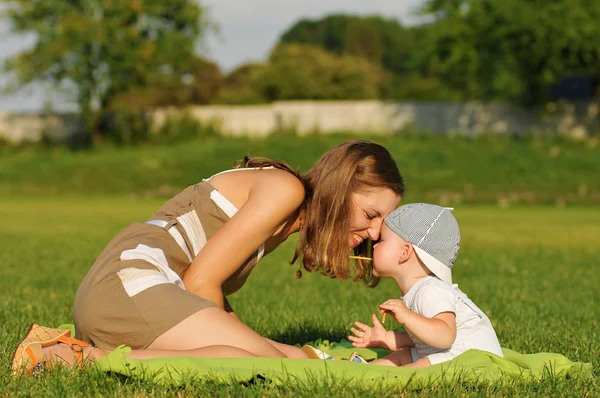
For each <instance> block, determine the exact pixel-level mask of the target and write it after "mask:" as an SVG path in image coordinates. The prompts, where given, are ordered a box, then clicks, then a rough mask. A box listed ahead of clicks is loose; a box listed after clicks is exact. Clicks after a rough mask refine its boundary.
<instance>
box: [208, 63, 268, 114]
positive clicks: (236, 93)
mask: <svg viewBox="0 0 600 398" xmlns="http://www.w3.org/2000/svg"><path fill="white" fill-rule="evenodd" d="M265 68H267V65H266V64H258V63H249V64H244V65H241V66H239V67H237V68H236V69H234V70H233V71H231V72H230V73H229V74H228V75H227V76H225V77H224V78H223V80H222V81H221V84H220V89H219V94H218V98H217V101H218V102H219V103H222V104H228V105H248V104H258V103H263V102H266V99H265V98H263V97H262V94H261V92H260V88H259V87H257V86H256V84H255V83H256V81H257V77H258V76H260V75H261V74H262V73H263V72H264V70H265Z"/></svg>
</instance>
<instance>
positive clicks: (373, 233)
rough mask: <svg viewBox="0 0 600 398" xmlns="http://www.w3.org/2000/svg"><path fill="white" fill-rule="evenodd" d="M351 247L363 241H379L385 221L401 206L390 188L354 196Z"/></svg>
mask: <svg viewBox="0 0 600 398" xmlns="http://www.w3.org/2000/svg"><path fill="white" fill-rule="evenodd" d="M351 198H352V211H351V216H350V247H351V248H355V247H356V246H358V245H360V244H361V243H362V241H363V240H365V239H371V240H378V239H379V233H380V232H381V224H382V223H383V219H384V218H385V217H386V216H387V215H388V214H390V213H391V212H392V211H393V210H394V209H395V208H396V207H398V205H399V204H400V197H399V196H398V195H396V193H395V192H394V191H392V190H391V189H389V188H384V189H378V190H372V191H364V192H355V193H353V194H352V197H351Z"/></svg>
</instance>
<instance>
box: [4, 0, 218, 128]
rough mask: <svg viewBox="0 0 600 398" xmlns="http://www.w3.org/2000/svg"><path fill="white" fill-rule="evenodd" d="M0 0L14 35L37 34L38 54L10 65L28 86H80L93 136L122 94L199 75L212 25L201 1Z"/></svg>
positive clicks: (17, 58)
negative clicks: (201, 43) (199, 53)
mask: <svg viewBox="0 0 600 398" xmlns="http://www.w3.org/2000/svg"><path fill="white" fill-rule="evenodd" d="M0 1H2V2H3V3H4V4H5V5H6V6H7V7H6V8H7V16H8V17H9V19H10V21H11V22H12V27H13V31H15V32H17V33H34V34H35V36H36V41H35V44H34V46H33V47H32V48H31V49H29V50H26V51H24V52H22V53H20V54H18V55H16V56H15V57H13V58H12V59H10V60H9V61H8V62H7V64H6V68H7V70H9V71H14V72H16V75H17V77H18V80H19V82H20V83H21V84H28V83H30V82H34V81H44V82H48V83H50V84H53V85H55V86H61V85H64V83H68V84H69V85H71V86H74V87H75V98H74V100H75V101H76V103H77V104H78V106H79V110H80V112H81V115H82V116H83V117H84V119H85V120H86V122H87V124H88V128H90V129H92V131H93V130H94V129H95V128H96V121H98V120H101V119H102V116H103V115H104V114H105V113H106V112H108V111H110V110H111V108H112V107H113V106H114V105H115V103H120V104H122V103H123V101H122V98H121V100H119V97H120V96H123V95H126V94H131V93H134V92H136V90H137V91H143V89H144V88H146V87H150V86H155V85H156V86H158V87H165V86H177V85H179V84H181V83H182V82H184V81H185V80H186V79H188V80H189V78H190V76H191V77H192V78H193V77H194V74H193V72H194V70H195V68H196V67H197V65H198V62H199V61H198V58H197V57H196V55H195V45H196V43H197V40H198V39H199V38H201V37H203V35H204V34H205V33H206V31H207V29H210V28H211V27H212V25H211V24H210V23H208V22H207V21H206V20H205V14H204V9H203V8H202V7H201V6H200V5H199V4H198V2H197V1H193V0H169V1H168V2H163V1H156V0H0ZM192 91H193V89H192ZM200 91H203V89H201V90H200ZM209 91H210V90H209ZM194 95H199V96H200V97H203V96H205V93H202V94H198V93H196V94H194ZM175 102H177V100H175Z"/></svg>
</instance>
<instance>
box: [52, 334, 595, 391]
mask: <svg viewBox="0 0 600 398" xmlns="http://www.w3.org/2000/svg"><path fill="white" fill-rule="evenodd" d="M69 326H70V325H61V327H62V328H65V327H69ZM71 329H72V328H71ZM309 344H311V345H313V346H314V347H317V348H320V349H322V350H323V351H325V352H327V353H328V354H330V355H332V356H334V357H336V358H338V360H330V361H324V360H314V359H287V358H286V359H276V358H196V357H176V358H156V359H146V360H137V359H129V358H127V355H128V354H129V353H130V352H131V349H130V348H129V347H126V346H120V347H118V348H116V349H115V350H114V351H112V352H111V353H109V354H108V355H107V356H106V357H104V358H102V359H100V360H99V361H98V362H97V364H96V368H98V369H100V370H101V371H104V372H113V373H118V374H122V375H125V376H128V377H132V378H138V379H144V380H152V381H155V382H157V383H162V384H170V385H185V384H187V383H188V382H189V380H190V378H205V379H210V380H216V381H222V382H247V381H250V380H256V379H257V378H258V379H264V380H267V381H269V382H272V383H274V384H285V383H290V382H301V383H309V382H314V380H319V379H329V380H330V381H331V380H335V381H343V380H352V381H356V382H360V383H377V384H381V383H383V384H385V385H390V386H394V387H400V388H403V389H419V388H423V387H429V386H434V385H439V384H444V383H453V382H456V381H457V380H461V381H467V382H474V383H495V382H501V381H502V380H506V379H521V380H539V379H543V378H545V377H553V378H556V377H560V378H568V377H591V376H592V366H591V365H590V364H588V363H578V362H572V361H570V360H569V359H567V358H566V357H565V356H563V355H560V354H554V353H535V354H521V353H518V352H516V351H513V350H510V349H507V348H503V353H504V358H501V357H499V356H497V355H494V354H491V353H488V352H485V351H479V350H469V351H467V352H465V353H463V354H461V355H460V356H458V357H456V358H454V359H453V360H452V361H448V362H445V363H441V364H437V365H433V366H429V367H427V368H422V369H406V368H398V367H387V366H376V365H370V364H361V363H356V362H349V361H347V360H344V359H348V358H349V357H350V355H351V354H352V352H353V351H357V352H358V353H359V354H360V355H361V356H362V357H363V358H365V359H366V360H372V359H376V358H380V357H382V356H384V355H385V354H387V351H385V350H372V349H366V348H363V349H358V348H355V347H353V346H352V344H351V343H350V342H348V341H346V340H342V341H340V342H337V343H336V342H333V343H330V342H328V341H326V340H324V341H321V340H319V341H316V342H312V343H309Z"/></svg>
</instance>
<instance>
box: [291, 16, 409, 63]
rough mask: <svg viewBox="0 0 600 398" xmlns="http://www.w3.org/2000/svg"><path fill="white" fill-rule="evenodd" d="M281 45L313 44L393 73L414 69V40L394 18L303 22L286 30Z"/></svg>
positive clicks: (337, 17)
mask: <svg viewBox="0 0 600 398" xmlns="http://www.w3.org/2000/svg"><path fill="white" fill-rule="evenodd" d="M280 43H299V44H311V45H315V46H319V47H321V48H324V49H325V50H327V51H329V52H332V53H334V54H353V55H357V56H361V57H364V58H366V59H368V60H369V62H371V63H374V64H379V65H381V66H383V67H384V68H385V69H387V70H389V71H390V72H392V73H394V74H399V73H402V72H406V71H407V70H408V69H409V68H411V67H412V65H411V64H410V57H411V56H412V54H414V50H415V48H414V45H415V40H414V37H413V36H412V33H411V31H410V30H409V29H407V28H405V27H403V26H402V25H401V24H400V23H399V22H398V21H397V20H395V19H387V18H383V17H380V16H368V17H359V16H350V15H330V16H327V17H325V18H323V19H320V20H308V19H303V20H300V21H299V22H298V23H296V24H295V25H294V26H292V27H291V28H290V29H289V30H288V31H286V32H285V33H284V34H283V35H282V36H281V39H280Z"/></svg>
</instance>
